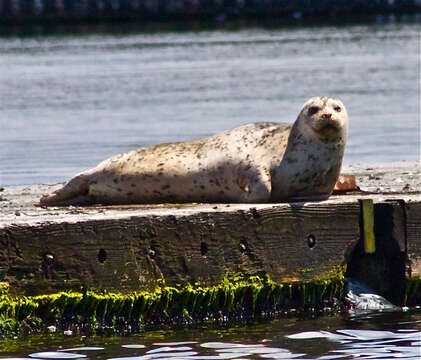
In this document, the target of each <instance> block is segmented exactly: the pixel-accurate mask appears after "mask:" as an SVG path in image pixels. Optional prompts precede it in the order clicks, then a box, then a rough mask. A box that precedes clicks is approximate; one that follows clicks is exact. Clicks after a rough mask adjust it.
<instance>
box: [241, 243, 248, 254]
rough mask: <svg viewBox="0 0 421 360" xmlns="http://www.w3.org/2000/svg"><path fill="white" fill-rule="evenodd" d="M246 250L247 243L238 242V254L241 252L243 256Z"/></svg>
mask: <svg viewBox="0 0 421 360" xmlns="http://www.w3.org/2000/svg"><path fill="white" fill-rule="evenodd" d="M247 250H248V244H247V241H245V240H241V241H240V252H241V253H242V254H245V253H246V252H247Z"/></svg>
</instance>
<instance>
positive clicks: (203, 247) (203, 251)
mask: <svg viewBox="0 0 421 360" xmlns="http://www.w3.org/2000/svg"><path fill="white" fill-rule="evenodd" d="M200 253H201V254H202V256H205V255H206V254H207V253H208V244H206V243H205V242H202V243H201V244H200Z"/></svg>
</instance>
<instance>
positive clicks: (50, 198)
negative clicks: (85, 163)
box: [34, 174, 89, 206]
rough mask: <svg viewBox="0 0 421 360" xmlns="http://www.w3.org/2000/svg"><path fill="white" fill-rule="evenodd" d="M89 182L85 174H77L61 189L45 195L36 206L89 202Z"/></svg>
mask: <svg viewBox="0 0 421 360" xmlns="http://www.w3.org/2000/svg"><path fill="white" fill-rule="evenodd" d="M88 193H89V183H88V180H87V178H86V176H84V175H82V174H81V175H77V176H75V177H74V178H73V179H70V181H69V182H68V183H67V184H65V185H64V186H63V187H62V188H61V189H58V190H56V191H54V192H53V193H51V194H49V195H44V196H43V197H42V198H41V199H40V200H39V202H37V203H35V204H34V205H35V206H63V205H82V204H87V203H88V202H89V195H88Z"/></svg>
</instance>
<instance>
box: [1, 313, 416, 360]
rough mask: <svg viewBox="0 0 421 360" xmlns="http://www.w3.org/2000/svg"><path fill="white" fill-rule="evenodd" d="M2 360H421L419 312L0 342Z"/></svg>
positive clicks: (54, 335)
mask: <svg viewBox="0 0 421 360" xmlns="http://www.w3.org/2000/svg"><path fill="white" fill-rule="evenodd" d="M0 351H1V353H0V356H1V357H2V358H7V359H11V358H15V357H25V358H29V357H31V358H39V359H70V358H76V357H80V358H82V357H85V358H88V359H116V358H118V359H121V360H136V359H138V360H141V359H177V360H181V359H186V360H197V359H203V360H214V359H240V358H241V359H261V360H264V359H326V360H327V359H395V358H399V359H412V360H415V359H417V360H419V359H420V358H421V312H420V311H419V310H412V311H410V312H406V313H405V312H404V313H402V312H401V313H387V314H381V313H377V314H371V315H368V316H365V317H363V318H357V319H353V320H350V319H345V318H342V317H339V316H329V317H321V318H318V319H311V320H303V319H301V320H300V319H296V318H294V319H281V320H276V321H272V322H269V323H262V324H257V325H250V326H246V327H232V328H227V329H212V328H203V329H201V328H199V329H190V330H189V329H179V330H162V331H149V332H144V333H142V334H138V335H134V336H128V337H95V336H94V337H90V338H87V337H80V336H64V335H59V334H51V335H42V336H32V337H29V338H23V339H15V340H8V341H3V342H1V341H0Z"/></svg>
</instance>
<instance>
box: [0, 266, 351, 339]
mask: <svg viewBox="0 0 421 360" xmlns="http://www.w3.org/2000/svg"><path fill="white" fill-rule="evenodd" d="M343 279H344V278H343V275H342V272H341V271H338V273H336V274H335V277H333V278H331V279H325V280H317V281H314V282H301V283H289V284H286V283H284V284H280V283H275V282H274V281H272V280H271V279H270V278H269V276H267V275H266V274H259V275H254V276H246V275H235V276H231V277H226V278H224V280H223V281H222V282H220V283H219V284H218V285H215V286H211V287H206V286H204V285H203V284H200V283H196V284H194V285H190V284H189V285H185V286H182V287H169V286H165V284H163V283H162V284H160V285H159V286H157V287H156V288H155V289H153V290H151V291H140V292H133V293H129V294H121V293H111V292H102V293H100V292H95V291H90V290H85V291H82V292H59V293H55V294H48V295H41V296H32V297H25V296H20V297H16V296H11V295H2V296H0V333H2V334H3V335H12V334H16V333H18V332H34V331H41V330H43V329H44V330H45V328H46V327H47V326H50V325H54V326H57V327H58V328H59V329H63V330H66V329H72V330H74V331H76V332H80V333H90V332H97V333H98V332H99V333H101V332H104V331H110V332H117V333H126V332H138V331H141V330H142V329H145V328H149V327H152V326H165V325H171V326H177V325H183V326H186V325H194V324H200V323H217V324H223V323H227V322H230V323H231V322H247V321H250V320H254V319H259V318H271V317H275V316H282V315H286V314H288V313H289V312H293V313H297V311H298V312H299V313H302V312H304V311H311V312H318V311H328V310H331V309H332V307H333V306H335V304H337V299H338V298H339V297H340V296H341V295H342V291H343Z"/></svg>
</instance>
